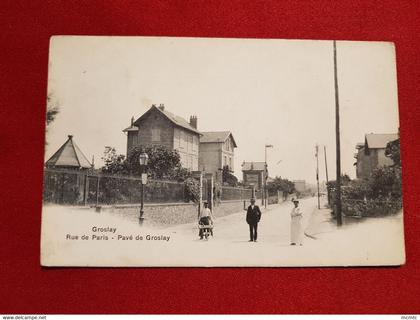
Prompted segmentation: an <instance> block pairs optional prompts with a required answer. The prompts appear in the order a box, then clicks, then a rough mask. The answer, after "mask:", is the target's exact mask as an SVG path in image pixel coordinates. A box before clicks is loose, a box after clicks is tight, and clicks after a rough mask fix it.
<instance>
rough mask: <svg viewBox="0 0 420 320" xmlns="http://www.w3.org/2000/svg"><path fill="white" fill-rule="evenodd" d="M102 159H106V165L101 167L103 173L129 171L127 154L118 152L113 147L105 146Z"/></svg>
mask: <svg viewBox="0 0 420 320" xmlns="http://www.w3.org/2000/svg"><path fill="white" fill-rule="evenodd" d="M102 160H103V161H104V166H103V167H102V168H101V171H102V172H103V173H109V174H128V172H129V170H128V167H127V162H126V159H125V156H124V155H122V154H117V151H116V150H115V148H113V147H105V151H104V155H103V157H102Z"/></svg>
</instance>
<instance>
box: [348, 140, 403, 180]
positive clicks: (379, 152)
mask: <svg viewBox="0 0 420 320" xmlns="http://www.w3.org/2000/svg"><path fill="white" fill-rule="evenodd" d="M398 138H399V136H398V133H389V134H377V133H370V134H366V135H365V142H364V143H358V144H357V145H356V149H357V152H356V153H355V155H354V157H355V158H356V163H355V166H356V177H357V178H368V177H369V176H370V175H371V174H372V172H373V170H374V169H376V168H378V167H383V166H391V165H393V161H392V160H391V159H390V158H388V157H386V156H385V149H386V146H387V144H388V142H391V141H395V140H397V139H398Z"/></svg>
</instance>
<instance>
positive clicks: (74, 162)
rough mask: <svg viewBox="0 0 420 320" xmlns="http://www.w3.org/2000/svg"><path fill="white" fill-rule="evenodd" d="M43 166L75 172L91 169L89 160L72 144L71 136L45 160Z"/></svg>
mask: <svg viewBox="0 0 420 320" xmlns="http://www.w3.org/2000/svg"><path fill="white" fill-rule="evenodd" d="M45 166H46V167H47V168H54V169H77V170H83V169H90V168H91V167H92V165H91V163H90V162H89V160H88V159H87V158H86V156H85V155H84V154H83V152H82V151H81V150H80V149H79V147H78V146H77V145H76V143H75V142H74V140H73V136H72V135H69V136H68V139H67V141H66V142H65V143H64V144H63V145H62V146H61V147H60V148H59V149H58V150H57V151H56V152H55V153H54V154H53V155H52V156H51V158H49V159H48V160H47V162H46V163H45Z"/></svg>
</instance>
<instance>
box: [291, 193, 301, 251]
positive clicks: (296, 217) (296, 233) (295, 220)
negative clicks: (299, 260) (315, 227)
mask: <svg viewBox="0 0 420 320" xmlns="http://www.w3.org/2000/svg"><path fill="white" fill-rule="evenodd" d="M292 201H293V204H294V208H293V209H292V211H291V212H290V217H291V219H290V245H292V246H295V245H297V244H299V245H300V246H301V245H302V217H303V216H302V214H303V213H302V211H301V210H300V208H299V201H298V200H292Z"/></svg>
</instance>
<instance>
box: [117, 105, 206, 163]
mask: <svg viewBox="0 0 420 320" xmlns="http://www.w3.org/2000/svg"><path fill="white" fill-rule="evenodd" d="M123 131H124V132H126V133H127V155H128V153H129V152H130V150H131V149H132V148H134V147H136V146H150V145H152V146H153V145H162V146H165V147H166V148H168V149H170V150H177V151H178V152H179V155H180V157H181V164H182V166H183V167H184V168H186V169H189V170H194V171H195V170H198V154H199V153H198V152H199V138H200V136H201V133H200V132H199V131H198V130H197V117H195V116H191V117H190V122H187V121H186V120H185V119H183V118H181V117H179V116H176V115H174V114H173V113H171V112H169V111H167V110H166V109H165V106H164V105H163V104H161V105H160V106H159V107H156V106H155V105H152V106H151V108H150V109H149V110H148V111H146V113H144V114H143V115H142V116H141V117H140V118H138V119H137V120H135V121H134V119H132V121H131V126H130V127H128V128H126V129H124V130H123Z"/></svg>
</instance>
